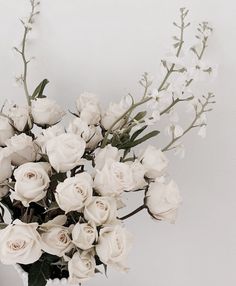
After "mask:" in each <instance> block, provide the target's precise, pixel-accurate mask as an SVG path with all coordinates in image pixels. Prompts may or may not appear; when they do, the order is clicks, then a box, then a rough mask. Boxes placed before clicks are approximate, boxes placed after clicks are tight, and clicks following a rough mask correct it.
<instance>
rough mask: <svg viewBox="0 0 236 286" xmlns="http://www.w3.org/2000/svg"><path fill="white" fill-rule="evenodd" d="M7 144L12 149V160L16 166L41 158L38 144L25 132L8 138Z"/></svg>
mask: <svg viewBox="0 0 236 286" xmlns="http://www.w3.org/2000/svg"><path fill="white" fill-rule="evenodd" d="M6 145H7V147H8V148H9V150H10V157H11V162H12V164H13V165H15V166H19V165H22V164H24V163H27V162H33V161H36V160H37V159H39V155H38V151H39V148H38V146H37V144H36V143H35V142H34V141H33V140H32V138H31V137H30V136H27V135H25V134H24V133H22V134H20V135H15V136H13V137H12V138H11V139H9V140H7V142H6Z"/></svg>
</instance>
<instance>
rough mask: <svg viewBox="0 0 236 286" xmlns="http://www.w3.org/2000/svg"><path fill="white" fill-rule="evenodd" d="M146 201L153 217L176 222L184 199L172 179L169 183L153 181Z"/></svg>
mask: <svg viewBox="0 0 236 286" xmlns="http://www.w3.org/2000/svg"><path fill="white" fill-rule="evenodd" d="M145 201H146V206H147V207H148V210H149V212H150V214H151V215H152V217H154V218H156V219H158V220H166V221H169V222H171V223H174V222H175V219H176V215H177V210H178V207H179V205H180V203H181V202H182V199H181V197H180V194H179V189H178V186H177V185H176V183H175V182H174V181H171V182H170V183H169V184H167V185H166V184H162V183H160V182H155V183H151V184H150V187H149V190H148V192H147V193H146V198H145Z"/></svg>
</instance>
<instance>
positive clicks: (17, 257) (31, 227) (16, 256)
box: [0, 220, 42, 264]
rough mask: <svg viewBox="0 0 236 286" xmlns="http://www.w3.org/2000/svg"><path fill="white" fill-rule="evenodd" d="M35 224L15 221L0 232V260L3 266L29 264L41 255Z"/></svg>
mask: <svg viewBox="0 0 236 286" xmlns="http://www.w3.org/2000/svg"><path fill="white" fill-rule="evenodd" d="M37 227H38V224H37V223H29V224H26V223H23V222H21V221H20V220H15V221H14V222H13V223H12V224H10V225H8V226H7V227H6V228H5V229H3V230H0V260H1V262H2V263H3V264H16V263H20V264H30V263H34V262H35V261H37V260H38V259H39V258H40V256H41V255H42V251H41V244H40V235H39V233H38V232H37Z"/></svg>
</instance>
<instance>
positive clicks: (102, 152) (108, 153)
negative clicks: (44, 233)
mask: <svg viewBox="0 0 236 286" xmlns="http://www.w3.org/2000/svg"><path fill="white" fill-rule="evenodd" d="M120 156H121V153H120V152H119V150H118V149H117V148H116V147H113V146H111V145H106V147H104V148H98V149H97V150H96V156H95V165H96V169H98V170H101V169H102V168H103V167H104V165H105V163H106V161H108V160H113V161H119V160H120Z"/></svg>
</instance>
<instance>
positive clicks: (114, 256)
mask: <svg viewBox="0 0 236 286" xmlns="http://www.w3.org/2000/svg"><path fill="white" fill-rule="evenodd" d="M131 244H132V236H131V235H130V233H129V232H127V231H126V230H125V229H124V228H123V227H122V226H121V225H115V226H107V227H104V228H102V229H101V230H100V234H99V239H98V244H97V245H96V252H97V255H98V256H99V259H100V260H101V261H102V262H103V263H104V264H106V265H108V266H113V267H116V268H118V269H119V270H122V271H126V270H127V267H126V258H127V254H128V252H129V250H130V248H131Z"/></svg>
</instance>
